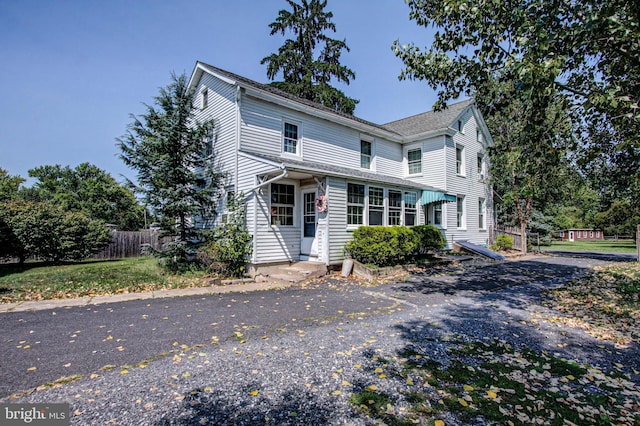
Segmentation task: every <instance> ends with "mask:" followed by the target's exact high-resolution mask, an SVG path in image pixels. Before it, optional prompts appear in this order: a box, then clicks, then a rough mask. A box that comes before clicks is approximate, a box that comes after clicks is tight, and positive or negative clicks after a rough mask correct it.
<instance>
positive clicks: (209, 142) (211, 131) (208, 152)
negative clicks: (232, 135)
mask: <svg viewBox="0 0 640 426" xmlns="http://www.w3.org/2000/svg"><path fill="white" fill-rule="evenodd" d="M215 133H216V129H215V127H214V126H213V124H212V125H211V127H209V128H208V129H207V133H206V135H205V137H204V142H205V145H206V146H205V152H204V155H205V157H211V156H212V155H213V144H214V141H215Z"/></svg>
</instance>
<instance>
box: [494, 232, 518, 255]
mask: <svg viewBox="0 0 640 426" xmlns="http://www.w3.org/2000/svg"><path fill="white" fill-rule="evenodd" d="M491 248H492V249H493V250H500V251H506V250H511V249H512V248H513V237H512V236H511V235H506V234H500V235H498V236H497V237H496V242H495V243H494V244H492V245H491Z"/></svg>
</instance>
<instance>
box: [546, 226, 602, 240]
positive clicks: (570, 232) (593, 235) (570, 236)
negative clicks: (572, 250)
mask: <svg viewBox="0 0 640 426" xmlns="http://www.w3.org/2000/svg"><path fill="white" fill-rule="evenodd" d="M555 234H556V237H557V238H558V239H559V240H560V241H570V242H574V241H577V240H580V241H596V240H604V232H603V231H602V230H600V229H593V228H575V229H562V230H560V231H556V232H555Z"/></svg>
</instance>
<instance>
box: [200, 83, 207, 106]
mask: <svg viewBox="0 0 640 426" xmlns="http://www.w3.org/2000/svg"><path fill="white" fill-rule="evenodd" d="M208 106H209V89H207V88H206V87H203V88H202V90H200V108H201V109H206V108H207V107H208Z"/></svg>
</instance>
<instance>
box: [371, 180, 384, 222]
mask: <svg viewBox="0 0 640 426" xmlns="http://www.w3.org/2000/svg"><path fill="white" fill-rule="evenodd" d="M376 225H384V189H383V188H378V187H375V186H370V187H369V226H376Z"/></svg>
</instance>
